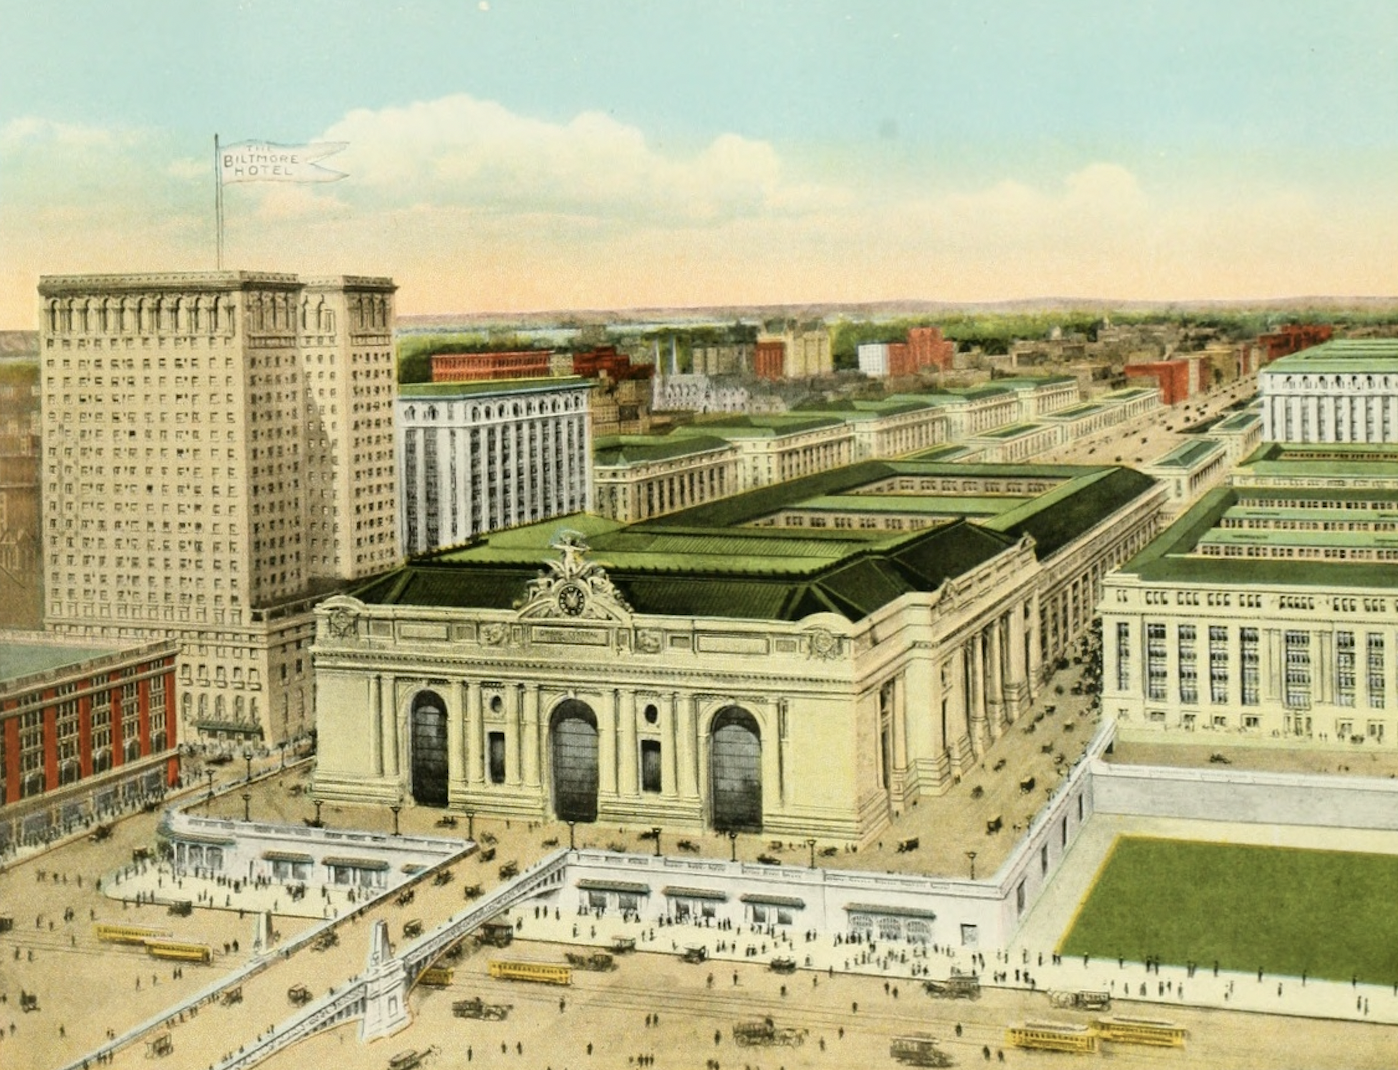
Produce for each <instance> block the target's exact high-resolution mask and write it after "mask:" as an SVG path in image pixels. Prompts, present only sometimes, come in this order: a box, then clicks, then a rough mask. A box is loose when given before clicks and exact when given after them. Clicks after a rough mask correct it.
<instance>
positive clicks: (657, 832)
mask: <svg viewBox="0 0 1398 1070" xmlns="http://www.w3.org/2000/svg"><path fill="white" fill-rule="evenodd" d="M650 834H651V835H652V836H654V837H655V857H656V858H659V857H660V829H658V828H652V829H651V830H650Z"/></svg>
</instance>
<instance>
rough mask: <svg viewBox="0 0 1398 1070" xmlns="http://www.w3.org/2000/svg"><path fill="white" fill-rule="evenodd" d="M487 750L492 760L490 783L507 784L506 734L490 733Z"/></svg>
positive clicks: (487, 738) (487, 739)
mask: <svg viewBox="0 0 1398 1070" xmlns="http://www.w3.org/2000/svg"><path fill="white" fill-rule="evenodd" d="M486 750H487V753H488V755H489V758H490V782H491V783H492V784H503V783H505V733H504V732H491V733H489V734H488V735H487V737H486Z"/></svg>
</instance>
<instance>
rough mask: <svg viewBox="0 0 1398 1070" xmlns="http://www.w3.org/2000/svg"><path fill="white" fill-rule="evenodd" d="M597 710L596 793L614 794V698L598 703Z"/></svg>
mask: <svg viewBox="0 0 1398 1070" xmlns="http://www.w3.org/2000/svg"><path fill="white" fill-rule="evenodd" d="M598 705H599V707H600V708H599V709H598V710H597V793H598V794H599V795H602V796H607V795H615V794H616V756H617V740H616V732H617V723H616V722H617V718H616V700H615V698H613V700H612V701H611V702H602V703H599V704H598Z"/></svg>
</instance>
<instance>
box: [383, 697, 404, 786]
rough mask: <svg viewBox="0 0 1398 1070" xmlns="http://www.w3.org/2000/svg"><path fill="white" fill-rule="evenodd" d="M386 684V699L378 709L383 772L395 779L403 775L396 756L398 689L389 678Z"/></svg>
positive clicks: (400, 764)
mask: <svg viewBox="0 0 1398 1070" xmlns="http://www.w3.org/2000/svg"><path fill="white" fill-rule="evenodd" d="M386 683H387V691H388V695H387V698H386V699H381V708H380V713H381V714H382V724H383V737H384V748H383V749H384V765H385V769H384V772H385V773H387V774H388V775H389V776H391V777H395V778H396V777H400V776H402V774H403V768H402V763H401V762H400V761H399V755H398V688H397V687H395V686H394V680H393V677H391V676H390V677H389V678H388V680H387V681H386Z"/></svg>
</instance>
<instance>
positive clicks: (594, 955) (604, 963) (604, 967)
mask: <svg viewBox="0 0 1398 1070" xmlns="http://www.w3.org/2000/svg"><path fill="white" fill-rule="evenodd" d="M563 957H564V958H565V959H567V960H568V965H569V966H575V967H577V968H578V969H580V970H593V971H594V972H597V973H605V972H606V971H608V970H614V969H616V960H615V959H614V958H612V956H611V955H608V954H607V953H606V952H605V951H593V952H590V953H588V954H585V955H579V954H575V953H574V952H571V951H570V952H567V953H566V954H565V955H564V956H563Z"/></svg>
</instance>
